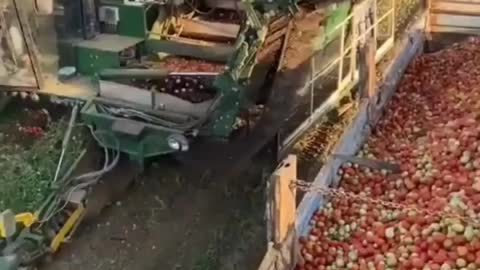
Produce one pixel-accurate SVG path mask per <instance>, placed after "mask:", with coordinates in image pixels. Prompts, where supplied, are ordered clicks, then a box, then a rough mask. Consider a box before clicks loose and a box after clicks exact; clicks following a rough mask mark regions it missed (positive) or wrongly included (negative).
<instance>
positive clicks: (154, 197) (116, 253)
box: [41, 161, 266, 270]
mask: <svg viewBox="0 0 480 270" xmlns="http://www.w3.org/2000/svg"><path fill="white" fill-rule="evenodd" d="M167 163H168V162H167ZM177 169H179V168H178V167H176V166H175V165H172V164H166V162H163V161H162V162H159V163H156V164H154V165H152V166H151V168H149V169H148V170H147V171H146V173H145V174H144V175H143V176H142V177H141V178H140V179H139V181H138V183H137V184H136V185H135V186H134V188H133V190H132V191H131V192H129V194H128V196H125V197H124V198H125V199H124V200H120V201H117V202H116V203H114V204H113V205H111V206H110V207H109V208H108V209H107V210H106V211H105V212H104V213H103V215H102V216H101V217H100V218H98V220H96V222H94V223H93V224H90V225H87V226H84V228H83V229H82V230H81V231H79V232H78V234H77V237H76V238H75V240H74V242H72V243H71V244H67V245H66V246H64V248H63V249H62V250H61V252H60V253H59V254H57V256H55V258H54V259H53V260H52V261H51V262H49V263H47V264H45V265H44V266H43V267H42V268H41V269H43V270H60V269H61V270H77V269H78V270H83V269H92V270H95V269H116V270H120V269H152V270H153V269H191V270H210V269H212V270H213V269H228V270H230V269H231V270H234V269H255V268H256V267H257V266H258V265H259V263H260V260H261V258H262V256H263V254H264V252H265V250H264V249H265V247H266V243H265V242H266V241H265V240H266V236H265V231H264V222H263V211H264V207H265V206H264V200H263V190H262V187H263V185H262V181H261V174H259V171H258V170H255V169H254V170H252V172H251V173H250V174H248V175H245V176H243V177H242V179H240V180H238V181H226V180H225V179H214V180H207V179H202V177H195V176H191V177H189V179H187V178H186V177H184V176H181V175H180V174H178V170H177ZM248 179H252V180H251V181H248Z"/></svg>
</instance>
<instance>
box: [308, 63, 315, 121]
mask: <svg viewBox="0 0 480 270" xmlns="http://www.w3.org/2000/svg"><path fill="white" fill-rule="evenodd" d="M310 68H311V70H312V71H311V77H310V80H311V81H312V82H311V84H310V116H309V117H308V118H309V119H310V120H311V119H312V118H311V117H312V115H313V109H314V106H315V104H314V98H315V93H314V91H315V82H316V81H317V80H314V79H313V78H315V76H316V72H315V71H316V70H315V56H314V57H312V58H311V60H310Z"/></svg>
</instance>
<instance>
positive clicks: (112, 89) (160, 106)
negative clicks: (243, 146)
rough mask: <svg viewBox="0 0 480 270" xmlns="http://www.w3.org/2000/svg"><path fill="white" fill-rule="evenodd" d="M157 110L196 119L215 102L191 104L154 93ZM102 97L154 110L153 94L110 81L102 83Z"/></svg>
mask: <svg viewBox="0 0 480 270" xmlns="http://www.w3.org/2000/svg"><path fill="white" fill-rule="evenodd" d="M154 95H155V99H154V104H155V110H159V111H169V112H175V113H180V114H185V115H189V116H194V117H199V118H201V117H203V116H205V115H206V114H207V113H208V111H209V109H210V107H211V106H212V104H213V102H214V100H208V101H205V102H202V103H191V102H188V101H186V100H183V99H180V98H177V97H175V96H172V95H169V94H164V93H154ZM100 96H101V97H105V98H112V99H116V100H121V101H124V102H128V103H132V104H136V105H138V106H140V107H143V108H145V109H152V92H151V91H148V90H144V89H141V88H137V87H133V86H129V85H125V84H120V83H116V82H110V81H103V80H101V81H100Z"/></svg>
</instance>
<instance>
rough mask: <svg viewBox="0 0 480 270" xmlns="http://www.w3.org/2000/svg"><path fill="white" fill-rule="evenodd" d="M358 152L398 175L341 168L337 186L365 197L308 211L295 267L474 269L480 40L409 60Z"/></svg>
mask: <svg viewBox="0 0 480 270" xmlns="http://www.w3.org/2000/svg"><path fill="white" fill-rule="evenodd" d="M358 155H359V156H360V157H365V158H369V159H376V160H383V161H388V162H392V163H397V164H399V165H400V167H401V172H400V173H392V172H389V171H385V170H373V169H369V168H365V167H361V166H358V165H356V164H344V165H343V167H342V168H341V169H340V171H339V174H340V177H341V181H340V187H339V188H341V189H343V190H345V191H346V192H348V193H350V194H357V195H360V197H361V198H366V199H358V198H356V199H355V198H352V197H345V198H342V197H335V198H331V199H330V202H329V203H328V204H327V205H326V206H325V207H324V208H323V209H321V210H319V211H317V212H316V213H315V214H314V216H313V217H312V219H311V221H310V225H311V230H310V232H309V234H308V235H307V236H304V237H301V238H300V243H301V255H302V258H303V259H302V260H301V261H302V262H301V263H300V264H299V265H298V266H297V269H299V270H313V269H319V270H322V269H417V270H452V269H459V270H464V269H467V270H469V269H471V270H474V269H480V41H479V39H476V38H470V39H468V40H467V41H465V42H463V43H460V44H455V45H453V46H451V47H449V48H447V49H444V50H442V51H438V52H435V53H431V54H424V55H421V56H419V57H417V58H416V59H414V60H413V61H412V63H411V64H410V66H409V68H408V69H407V71H406V74H405V75H404V78H403V80H402V82H401V84H400V86H399V88H398V89H397V92H396V94H395V95H394V97H393V99H392V100H391V101H390V103H389V104H388V105H387V107H386V109H385V112H384V116H383V117H382V119H381V120H380V121H379V123H378V124H377V126H376V128H375V129H374V130H373V132H372V134H371V136H370V137H369V138H368V140H367V142H366V143H365V145H364V146H363V148H362V149H361V151H360V152H359V153H358ZM368 198H372V199H378V200H381V201H384V202H393V203H395V205H397V206H398V205H401V206H402V207H388V205H386V204H382V203H378V202H375V201H371V200H369V199H368Z"/></svg>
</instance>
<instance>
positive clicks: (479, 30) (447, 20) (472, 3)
mask: <svg viewBox="0 0 480 270" xmlns="http://www.w3.org/2000/svg"><path fill="white" fill-rule="evenodd" d="M428 9H429V12H428V15H429V16H428V25H427V27H428V28H427V29H428V31H429V32H433V33H435V32H443V33H445V32H447V33H465V34H480V0H461V1H459V0H429V1H428Z"/></svg>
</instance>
